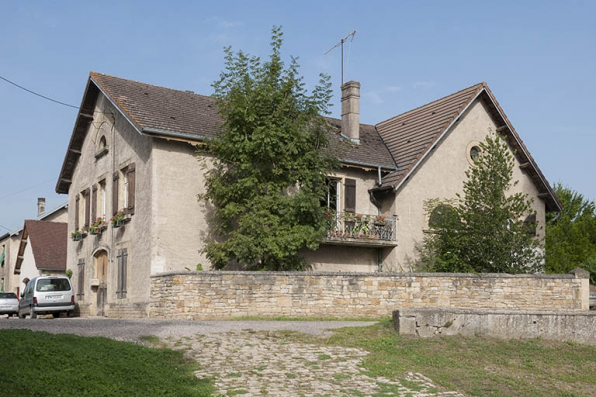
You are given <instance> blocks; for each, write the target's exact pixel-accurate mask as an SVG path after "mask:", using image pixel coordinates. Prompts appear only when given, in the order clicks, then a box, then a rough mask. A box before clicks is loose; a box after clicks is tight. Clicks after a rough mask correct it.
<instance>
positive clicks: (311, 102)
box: [200, 27, 338, 270]
mask: <svg viewBox="0 0 596 397" xmlns="http://www.w3.org/2000/svg"><path fill="white" fill-rule="evenodd" d="M281 47H282V32H281V29H280V28H276V27H274V28H273V30H272V40H271V54H270V56H269V59H268V60H267V61H266V62H264V63H262V62H261V60H260V59H259V58H258V57H251V56H248V55H246V54H245V53H243V52H242V51H240V52H237V53H234V52H233V51H232V50H231V48H230V47H228V48H226V49H225V54H226V56H225V65H226V69H225V71H224V72H222V73H221V74H220V79H219V80H218V81H216V82H215V83H214V84H213V87H214V89H215V93H214V97H215V98H216V102H217V106H218V110H219V114H220V115H221V117H222V118H223V125H222V128H221V131H220V132H219V135H218V136H217V137H216V138H215V139H213V140H212V141H211V142H210V143H209V145H208V149H207V150H208V151H209V152H210V153H211V154H213V155H214V157H213V158H214V160H213V167H212V168H211V169H210V171H208V172H207V175H206V193H205V194H203V195H201V196H200V198H201V199H203V200H205V201H207V202H209V203H210V204H212V205H213V207H214V212H213V221H214V222H212V224H213V228H214V232H215V235H217V236H218V237H217V239H214V240H212V241H210V242H208V243H207V245H206V247H205V250H204V251H205V252H206V254H207V257H208V258H209V260H210V261H211V263H212V264H213V266H214V267H215V268H217V269H222V268H224V267H226V266H227V265H229V264H234V265H235V266H241V267H242V268H244V269H251V270H300V269H305V268H306V264H305V262H304V260H303V259H302V258H301V257H300V255H299V252H300V251H301V250H302V249H304V248H307V249H316V248H317V247H318V246H319V243H320V242H321V241H322V240H323V238H324V237H325V235H326V220H325V211H324V210H323V208H321V206H320V198H321V197H324V195H325V189H326V184H325V180H326V175H328V173H329V172H330V171H331V170H333V169H335V168H336V167H337V166H338V162H337V160H336V159H335V158H333V157H331V156H329V155H328V154H327V153H328V152H329V151H328V150H326V148H327V145H328V142H327V132H326V123H325V119H324V118H323V116H322V115H323V114H328V113H329V112H328V106H329V101H330V99H331V84H330V82H329V77H328V76H326V75H320V81H319V84H318V85H317V86H316V87H315V88H314V90H313V91H312V92H311V93H310V94H309V93H308V92H307V91H306V89H305V88H304V83H303V82H302V77H300V76H299V74H298V63H297V61H296V58H291V62H290V64H289V66H288V67H286V66H285V65H284V63H283V62H282V60H281V53H280V50H281Z"/></svg>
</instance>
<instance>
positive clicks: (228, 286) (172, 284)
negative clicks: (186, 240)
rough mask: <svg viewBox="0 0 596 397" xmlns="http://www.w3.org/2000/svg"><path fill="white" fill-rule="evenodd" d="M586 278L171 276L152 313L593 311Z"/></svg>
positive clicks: (160, 280)
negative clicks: (447, 309) (444, 309)
mask: <svg viewBox="0 0 596 397" xmlns="http://www.w3.org/2000/svg"><path fill="white" fill-rule="evenodd" d="M588 277H589V273H587V272H585V271H583V270H581V269H577V270H575V271H573V272H571V273H570V274H564V275H544V274H543V275H507V274H482V275H473V274H448V273H310V272H211V271H210V272H170V273H162V274H157V275H154V276H152V277H151V304H150V306H149V315H150V316H151V317H156V318H169V319H189V320H198V319H225V318H231V317H240V316H262V317H273V316H290V317H330V318H355V317H380V316H390V315H391V314H392V313H393V311H394V310H396V309H399V308H423V307H454V308H495V309H510V310H543V309H545V308H548V309H552V310H588V304H589V303H588V288H589V286H588Z"/></svg>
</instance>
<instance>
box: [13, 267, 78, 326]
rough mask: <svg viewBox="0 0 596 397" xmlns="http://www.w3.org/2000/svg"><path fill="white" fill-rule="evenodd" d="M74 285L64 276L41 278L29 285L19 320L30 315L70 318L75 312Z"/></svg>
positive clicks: (20, 309)
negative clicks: (65, 316) (61, 315)
mask: <svg viewBox="0 0 596 397" xmlns="http://www.w3.org/2000/svg"><path fill="white" fill-rule="evenodd" d="M74 308H75V303H74V294H73V291H72V284H71V283H70V280H69V279H68V277H64V276H40V277H35V278H34V279H33V280H31V281H29V283H27V286H26V287H25V290H24V291H23V293H22V294H21V301H20V302H19V318H25V316H27V315H29V316H30V317H31V318H36V317H37V315H38V314H51V315H53V316H54V317H60V313H65V314H66V315H67V316H70V315H71V314H72V312H73V311H74Z"/></svg>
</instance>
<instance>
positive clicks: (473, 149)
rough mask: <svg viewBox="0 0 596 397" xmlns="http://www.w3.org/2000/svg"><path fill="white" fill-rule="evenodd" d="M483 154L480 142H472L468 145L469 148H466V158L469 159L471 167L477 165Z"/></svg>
mask: <svg viewBox="0 0 596 397" xmlns="http://www.w3.org/2000/svg"><path fill="white" fill-rule="evenodd" d="M481 152H482V149H481V148H480V142H478V141H472V142H470V143H468V146H467V147H466V157H467V158H468V163H470V165H475V164H476V161H478V156H480V153H481Z"/></svg>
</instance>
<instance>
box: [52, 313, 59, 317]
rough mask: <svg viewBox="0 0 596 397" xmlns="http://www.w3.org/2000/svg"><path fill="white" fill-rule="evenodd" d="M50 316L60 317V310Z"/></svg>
mask: <svg viewBox="0 0 596 397" xmlns="http://www.w3.org/2000/svg"><path fill="white" fill-rule="evenodd" d="M52 317H53V318H59V317H60V312H57V313H52Z"/></svg>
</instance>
